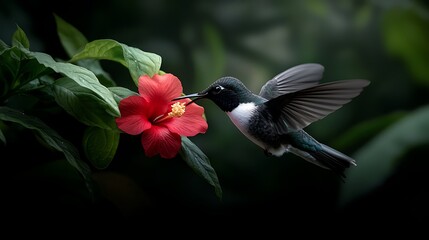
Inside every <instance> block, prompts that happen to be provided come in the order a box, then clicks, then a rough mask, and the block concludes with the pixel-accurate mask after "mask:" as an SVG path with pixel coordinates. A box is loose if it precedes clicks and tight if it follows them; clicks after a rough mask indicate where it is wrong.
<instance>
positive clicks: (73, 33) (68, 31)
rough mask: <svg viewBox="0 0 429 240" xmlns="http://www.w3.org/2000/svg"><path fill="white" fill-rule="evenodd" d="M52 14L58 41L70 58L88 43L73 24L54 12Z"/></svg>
mask: <svg viewBox="0 0 429 240" xmlns="http://www.w3.org/2000/svg"><path fill="white" fill-rule="evenodd" d="M54 16H55V22H56V24H57V33H58V37H59V38H60V42H61V44H62V45H63V48H64V50H65V51H66V53H67V55H68V56H69V57H70V58H71V57H73V55H75V54H76V53H78V52H79V51H81V50H82V49H83V48H84V47H85V45H86V44H87V43H88V40H87V39H86V37H85V36H84V35H83V34H82V33H81V32H80V31H79V30H77V29H76V28H75V27H74V26H72V25H71V24H69V23H68V22H66V21H64V19H62V18H60V17H59V16H57V15H56V14H54Z"/></svg>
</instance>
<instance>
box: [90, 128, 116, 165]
mask: <svg viewBox="0 0 429 240" xmlns="http://www.w3.org/2000/svg"><path fill="white" fill-rule="evenodd" d="M118 145H119V131H111V130H107V129H101V128H97V127H89V128H87V129H86V131H85V134H84V136H83V149H84V152H85V155H86V157H87V158H88V159H89V161H90V162H91V163H92V165H94V167H96V168H98V169H105V168H107V167H108V166H109V164H110V162H111V161H112V160H113V157H114V156H115V153H116V149H117V148H118Z"/></svg>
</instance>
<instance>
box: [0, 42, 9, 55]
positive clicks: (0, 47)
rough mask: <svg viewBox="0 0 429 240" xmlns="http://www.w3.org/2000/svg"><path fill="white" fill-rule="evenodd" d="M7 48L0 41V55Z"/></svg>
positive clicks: (7, 47)
mask: <svg viewBox="0 0 429 240" xmlns="http://www.w3.org/2000/svg"><path fill="white" fill-rule="evenodd" d="M9 48H10V47H9V46H8V45H7V44H6V43H5V42H3V41H2V40H1V39H0V54H3V52H4V51H5V50H6V49H9Z"/></svg>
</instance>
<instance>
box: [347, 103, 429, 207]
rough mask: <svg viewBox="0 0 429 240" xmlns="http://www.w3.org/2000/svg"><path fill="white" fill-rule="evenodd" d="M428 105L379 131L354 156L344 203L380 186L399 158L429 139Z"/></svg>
mask: <svg viewBox="0 0 429 240" xmlns="http://www.w3.org/2000/svg"><path fill="white" fill-rule="evenodd" d="M428 123H429V106H425V107H422V108H420V109H417V110H415V111H414V112H412V113H410V114H409V115H408V116H407V117H403V118H401V119H400V121H398V122H396V123H395V124H393V125H391V126H390V127H389V128H387V129H386V130H384V131H383V132H381V133H380V134H378V135H377V136H376V137H375V138H373V139H372V140H371V141H370V142H369V143H368V144H366V145H365V146H364V147H362V148H361V149H360V150H359V151H358V152H357V153H356V154H355V156H354V158H355V159H356V161H357V162H358V165H357V167H354V168H352V169H350V170H349V172H348V174H347V179H346V183H345V184H343V185H342V189H341V192H340V204H342V205H345V204H347V203H349V202H350V201H352V200H354V199H356V198H358V197H361V196H363V195H365V194H367V193H369V192H370V191H371V190H373V189H375V188H377V187H378V186H380V185H381V184H382V183H383V182H384V181H385V180H386V179H387V178H388V177H389V176H390V175H391V174H392V172H393V171H394V170H395V167H396V165H397V162H396V160H397V159H398V158H399V157H400V156H401V155H402V154H403V153H405V152H406V151H407V150H409V149H410V148H412V147H413V146H416V145H420V144H424V143H429V134H428V132H429V124H428Z"/></svg>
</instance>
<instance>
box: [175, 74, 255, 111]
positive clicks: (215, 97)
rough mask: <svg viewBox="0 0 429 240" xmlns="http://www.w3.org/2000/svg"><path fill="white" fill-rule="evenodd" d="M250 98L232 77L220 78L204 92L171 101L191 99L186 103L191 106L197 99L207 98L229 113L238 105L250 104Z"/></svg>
mask: <svg viewBox="0 0 429 240" xmlns="http://www.w3.org/2000/svg"><path fill="white" fill-rule="evenodd" d="M252 96H253V94H252V92H251V91H250V90H249V89H247V88H246V86H244V84H243V83H242V82H241V81H240V80H238V79H236V78H233V77H222V78H219V79H218V80H216V81H215V82H214V83H212V84H211V85H210V86H209V87H208V88H207V89H205V90H204V91H201V92H199V93H193V94H189V95H185V96H181V97H178V98H175V99H173V100H179V99H184V98H192V99H193V100H192V101H191V102H189V103H188V104H191V103H193V102H195V101H197V100H199V99H203V98H207V99H210V100H212V101H213V102H214V103H215V104H216V105H217V106H218V107H219V108H220V109H222V110H223V111H225V112H230V111H232V110H233V109H234V108H236V107H237V106H238V105H239V104H240V103H246V102H251V101H252V99H251V97H252Z"/></svg>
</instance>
